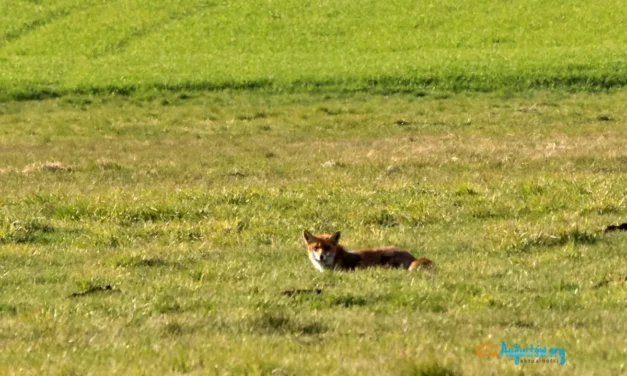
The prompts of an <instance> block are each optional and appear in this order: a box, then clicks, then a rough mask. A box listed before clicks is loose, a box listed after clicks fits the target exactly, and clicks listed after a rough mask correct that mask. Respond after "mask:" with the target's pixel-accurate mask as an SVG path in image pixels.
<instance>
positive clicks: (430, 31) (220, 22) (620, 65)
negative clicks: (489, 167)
mask: <svg viewBox="0 0 627 376" xmlns="http://www.w3.org/2000/svg"><path fill="white" fill-rule="evenodd" d="M625 30H627V7H625V6H624V4H623V2H622V1H619V0H601V1H587V0H575V1H558V2H547V1H539V0H534V1H513V2H494V1H488V0H480V1H476V0H472V1H471V0H461V1H451V0H437V1H432V2H428V3H421V2H415V1H410V0H400V1H394V2H381V1H371V0H357V1H352V2H345V1H338V0H326V1H317V2H303V1H298V0H279V1H276V0H275V1H260V2H251V1H242V0H232V1H220V0H215V1H208V0H185V1H177V2H165V1H149V0H126V1H120V0H115V1H105V0H56V1H45V2H43V1H26V0H22V1H15V2H4V3H2V4H0V98H1V97H4V98H16V99H32V98H42V97H50V96H59V95H65V94H67V93H109V92H118V93H129V92H134V91H137V90H139V91H143V90H147V89H148V90H150V89H159V90H162V89H166V90H168V89H177V90H203V89H221V88H229V89H252V88H256V89H264V90H270V91H274V92H283V91H299V92H302V91H325V90H334V91H338V90H340V91H363V90H376V91H379V92H399V91H409V92H421V91H430V90H433V89H438V90H446V91H467V90H471V91H492V90H513V91H517V90H521V89H529V88H532V89H534V88H563V89H567V90H570V89H575V90H599V89H607V88H615V87H622V86H624V85H625V84H626V83H627V78H626V77H627V63H626V61H627V32H625Z"/></svg>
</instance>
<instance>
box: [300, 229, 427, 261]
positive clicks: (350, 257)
mask: <svg viewBox="0 0 627 376" xmlns="http://www.w3.org/2000/svg"><path fill="white" fill-rule="evenodd" d="M303 236H304V238H305V243H306V244H307V251H308V252H309V259H310V260H311V262H312V264H313V266H314V267H315V268H316V269H318V270H319V271H324V270H327V269H340V270H353V269H355V268H367V267H371V266H386V267H390V268H403V269H408V270H416V269H428V270H431V269H433V268H434V267H435V264H434V263H433V261H431V260H429V259H426V258H421V259H416V258H415V257H414V256H412V255H411V254H410V253H409V252H407V251H405V250H403V249H400V248H396V247H380V248H370V249H360V250H356V251H348V250H346V249H345V248H344V247H342V246H341V245H340V244H339V240H340V232H339V231H338V232H335V233H333V234H331V235H328V234H320V235H312V234H311V233H310V232H309V231H307V230H305V232H304V233H303Z"/></svg>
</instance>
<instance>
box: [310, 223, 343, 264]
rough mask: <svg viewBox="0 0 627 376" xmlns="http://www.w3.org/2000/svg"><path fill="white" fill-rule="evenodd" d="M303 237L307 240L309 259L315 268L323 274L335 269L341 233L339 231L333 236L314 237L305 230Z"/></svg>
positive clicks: (321, 235)
mask: <svg viewBox="0 0 627 376" xmlns="http://www.w3.org/2000/svg"><path fill="white" fill-rule="evenodd" d="M303 237H304V238H305V243H306V244H307V251H308V252H309V259H310V260H311V262H312V263H313V266H314V267H315V268H316V269H318V270H320V271H321V272H322V271H324V270H325V269H330V268H333V265H334V264H335V255H336V253H337V250H338V248H339V244H338V242H339V241H340V232H339V231H338V232H335V233H333V234H331V235H327V234H320V235H312V234H311V233H310V232H309V231H307V230H305V232H304V233H303Z"/></svg>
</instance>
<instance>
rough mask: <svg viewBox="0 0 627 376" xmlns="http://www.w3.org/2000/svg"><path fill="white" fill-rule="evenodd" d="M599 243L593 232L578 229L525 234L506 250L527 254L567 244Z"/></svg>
mask: <svg viewBox="0 0 627 376" xmlns="http://www.w3.org/2000/svg"><path fill="white" fill-rule="evenodd" d="M599 241H600V237H599V235H598V234H596V233H593V232H587V231H582V230H580V229H578V228H575V229H572V230H568V231H563V232H560V233H558V234H555V235H549V234H543V233H539V234H526V235H524V236H521V237H520V239H519V241H518V242H517V243H516V244H513V245H511V246H509V247H508V248H507V251H508V252H529V251H531V250H532V249H534V248H539V247H546V248H552V247H560V246H563V245H566V244H568V243H574V244H577V245H580V244H587V245H591V244H596V243H598V242H599Z"/></svg>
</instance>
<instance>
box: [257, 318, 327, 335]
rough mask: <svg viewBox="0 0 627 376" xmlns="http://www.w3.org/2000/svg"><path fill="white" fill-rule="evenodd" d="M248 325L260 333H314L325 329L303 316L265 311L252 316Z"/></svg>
mask: <svg viewBox="0 0 627 376" xmlns="http://www.w3.org/2000/svg"><path fill="white" fill-rule="evenodd" d="M249 326H250V327H251V329H253V331H256V332H259V333H262V334H286V333H291V334H298V335H316V334H321V333H324V332H326V331H327V328H326V326H325V325H324V324H322V323H321V322H319V321H312V320H308V319H303V318H292V317H288V316H286V315H283V314H280V313H268V312H265V313H263V314H261V315H259V316H257V317H255V318H253V319H252V320H251V321H250V323H249Z"/></svg>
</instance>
